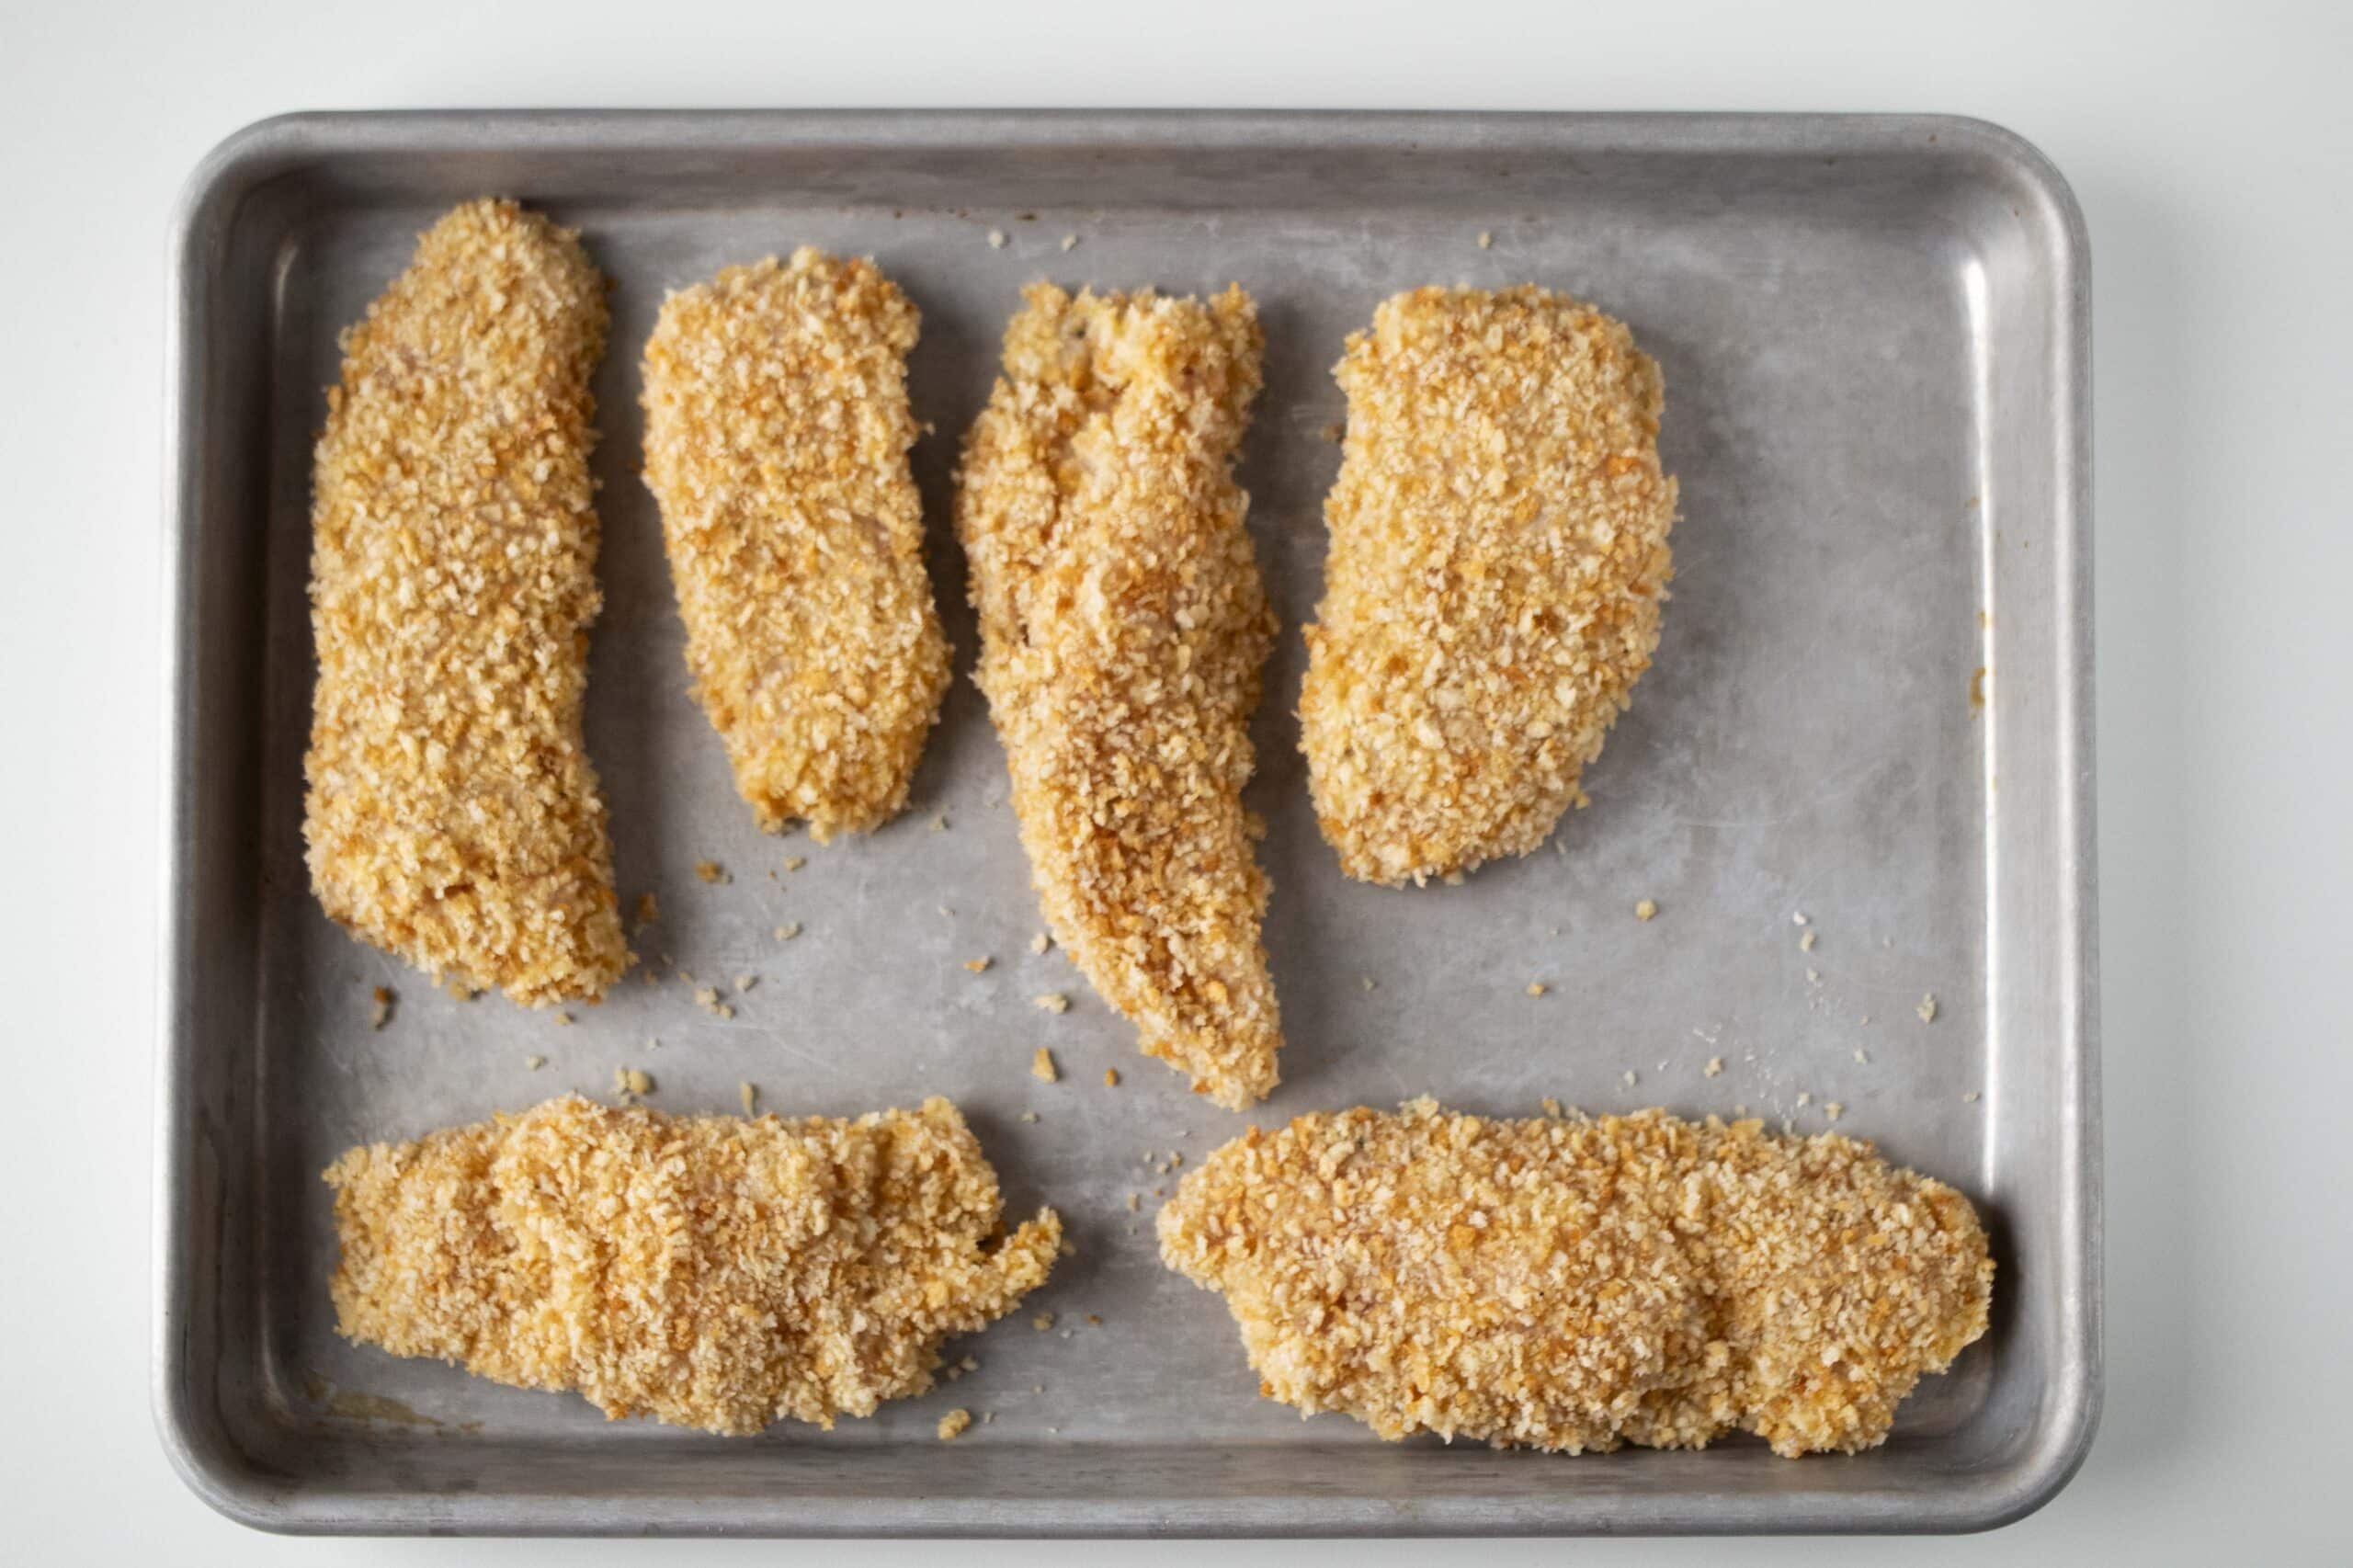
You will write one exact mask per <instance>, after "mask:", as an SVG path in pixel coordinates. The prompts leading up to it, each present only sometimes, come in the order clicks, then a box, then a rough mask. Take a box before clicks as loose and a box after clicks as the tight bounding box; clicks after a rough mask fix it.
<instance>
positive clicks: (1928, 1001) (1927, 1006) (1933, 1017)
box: [1912, 991, 1937, 1024]
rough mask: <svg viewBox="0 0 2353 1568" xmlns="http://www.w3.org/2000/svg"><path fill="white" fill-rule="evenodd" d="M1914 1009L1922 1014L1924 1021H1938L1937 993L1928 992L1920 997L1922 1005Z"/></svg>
mask: <svg viewBox="0 0 2353 1568" xmlns="http://www.w3.org/2000/svg"><path fill="white" fill-rule="evenodd" d="M1912 1010H1913V1011H1914V1012H1915V1013H1917V1014H1919V1015H1920V1021H1921V1022H1922V1023H1924V1024H1933V1023H1935V1022H1936V1021H1937V994H1936V993H1935V992H1933V991H1931V992H1929V993H1927V994H1926V995H1924V996H1922V997H1921V998H1920V1005H1919V1006H1917V1007H1915V1008H1913V1009H1912Z"/></svg>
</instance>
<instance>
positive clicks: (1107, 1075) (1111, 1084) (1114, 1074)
mask: <svg viewBox="0 0 2353 1568" xmlns="http://www.w3.org/2000/svg"><path fill="white" fill-rule="evenodd" d="M1103 1086H1104V1087H1105V1088H1107V1089H1116V1088H1118V1087H1119V1086H1120V1070H1119V1069H1118V1068H1117V1067H1106V1068H1104V1069H1103Z"/></svg>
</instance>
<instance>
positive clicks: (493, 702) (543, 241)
mask: <svg viewBox="0 0 2353 1568" xmlns="http://www.w3.org/2000/svg"><path fill="white" fill-rule="evenodd" d="M606 323H607V312H606V305H605V285H604V279H603V278H602V277H601V276H600V275H599V274H598V272H597V268H596V267H595V266H594V265H593V264H592V263H591V262H590V261H589V259H588V256H587V255H586V253H585V251H584V250H583V249H582V247H581V245H580V242H579V238H578V236H577V235H576V234H574V233H570V232H568V231H566V230H563V229H560V228H558V227H556V226H555V225H554V224H553V223H551V222H549V221H548V220H547V219H546V218H544V217H542V216H540V215H539V214H537V213H534V212H529V211H527V210H524V209H523V208H521V207H519V206H517V204H516V203H514V202H512V201H501V200H488V199H485V200H480V201H474V202H470V203H468V204H466V205H464V206H461V207H459V208H457V209H455V210H452V211H450V212H449V213H448V214H447V215H446V216H444V217H443V218H442V219H441V220H440V221H439V222H437V223H435V224H434V226H433V227H432V228H431V229H430V230H428V231H427V232H426V233H425V234H424V235H423V236H422V238H421V239H420V240H419V241H418V244H417V248H416V253H415V259H414V260H413V261H412V262H411V263H410V265H409V267H408V268H407V270H406V271H404V272H403V273H402V274H401V275H400V277H399V278H395V279H394V280H393V282H392V285H391V286H390V287H389V288H388V289H387V290H385V291H384V293H383V294H382V295H381V296H380V297H379V298H378V299H377V300H376V301H374V303H372V304H370V305H369V308H368V313H367V316H366V317H365V319H363V320H362V321H360V322H358V324H354V325H353V326H351V327H350V328H349V329H348V330H347V331H346V332H345V334H344V335H343V338H342V348H343V364H342V373H341V381H340V383H339V384H338V385H337V386H336V387H335V388H333V389H331V390H330V391H329V392H328V394H327V420H326V425H325V428H324V432H323V433H322V435H321V436H320V437H319V441H318V445H317V448H316V450H315V453H314V466H313V508H312V529H313V550H312V558H311V621H312V630H313V637H314V639H315V642H316V650H317V655H318V676H317V681H316V685H315V687H314V688H313V710H312V727H311V745H310V752H309V755H308V756H307V758H306V760H305V764H304V773H305V778H306V780H307V785H308V790H307V794H306V798H305V802H304V805H305V816H304V823H303V834H304V837H305V839H306V841H307V843H308V847H309V863H310V869H311V876H312V881H313V887H314V888H315V889H316V891H317V893H318V896H319V901H320V903H322V904H323V905H324V907H325V909H326V912H327V914H328V915H330V916H331V917H333V918H334V919H335V921H336V922H338V923H339V924H341V925H343V926H346V927H347V928H348V929H350V930H351V931H352V932H353V933H354V934H355V935H357V936H358V937H362V938H364V939H365V940H367V941H369V942H371V943H373V944H375V945H376V946H378V947H380V948H382V949H385V950H386V951H388V952H391V953H393V954H395V955H397V956H399V957H401V958H403V959H405V960H408V961H409V962H410V963H413V964H415V965H416V966H417V967H418V968H420V969H423V970H425V971H427V972H428V973H430V974H432V975H433V976H434V977H435V978H436V979H437V980H438V979H440V978H441V977H443V976H444V975H452V976H454V977H456V978H458V979H459V980H460V981H462V982H464V983H469V984H474V985H495V986H497V987H499V988H500V989H502V990H504V991H505V992H506V994H508V995H509V996H511V997H513V998H514V999H515V1000H517V1001H518V1002H522V1003H526V1004H529V1005H533V1006H545V1005H549V1004H552V1003H555V1002H559V1001H563V1000H568V999H573V998H582V997H585V998H588V999H591V1000H593V999H595V998H597V997H598V996H600V995H602V994H603V993H604V991H605V990H606V988H607V987H608V986H609V985H610V984H611V983H613V982H614V981H615V980H616V979H618V978H619V977H620V973H621V971H622V970H623V969H624V968H625V967H626V966H627V964H628V962H629V951H628V949H627V947H626V945H625V944H624V942H623V940H622V937H621V928H620V911H619V908H618V901H617V900H616V898H615V896H614V892H613V875H612V848H611V844H610V842H609V839H608V835H607V830H606V817H605V805H604V801H603V800H602V799H601V797H600V796H599V793H598V790H597V775H596V771H595V769H594V768H593V767H590V765H589V761H588V756H587V751H586V746H585V741H584V738H583V735H582V730H581V708H582V703H583V700H584V699H585V694H586V688H587V659H588V626H589V623H590V622H591V621H593V620H594V619H596V615H597V608H598V607H599V604H600V602H601V600H600V597H599V595H598V593H597V582H596V560H597V543H598V535H597V514H596V509H595V503H594V482H593V481H592V479H591V477H590V475H589V472H588V454H589V452H590V449H592V448H593V447H594V445H595V443H596V430H595V426H594V424H593V420H594V416H595V401H594V398H593V397H592V395H591V392H590V390H589V381H590V378H591V377H592V376H593V374H594V373H595V370H596V368H597V361H598V359H599V358H601V357H602V355H603V352H604V341H605V329H606Z"/></svg>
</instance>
